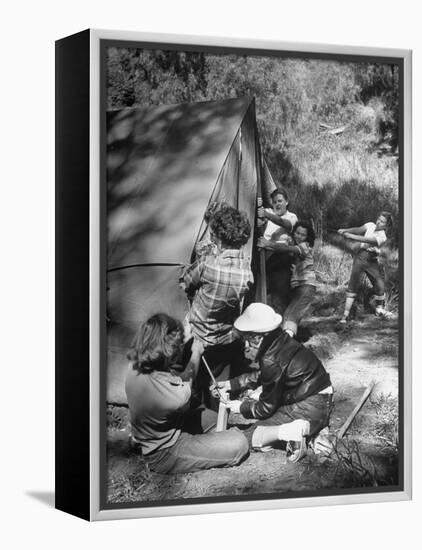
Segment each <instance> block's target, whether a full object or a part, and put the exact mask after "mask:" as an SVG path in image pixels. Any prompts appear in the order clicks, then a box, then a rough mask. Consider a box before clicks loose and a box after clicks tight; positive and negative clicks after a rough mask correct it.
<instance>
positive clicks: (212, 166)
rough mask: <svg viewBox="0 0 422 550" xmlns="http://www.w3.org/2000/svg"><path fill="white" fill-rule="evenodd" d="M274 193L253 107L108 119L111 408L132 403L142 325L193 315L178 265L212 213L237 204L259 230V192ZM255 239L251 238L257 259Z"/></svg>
mask: <svg viewBox="0 0 422 550" xmlns="http://www.w3.org/2000/svg"><path fill="white" fill-rule="evenodd" d="M273 185H274V184H273V183H272V180H271V175H270V174H269V171H268V167H266V165H265V163H264V162H263V160H262V156H261V153H260V144H259V136H258V131H257V126H256V119H255V102H254V100H253V99H251V98H236V99H228V100H223V101H215V102H201V103H190V104H181V105H170V106H169V105H162V106H158V107H149V108H136V109H122V110H119V111H111V112H109V113H108V117H107V231H108V245H107V339H108V342H107V344H108V349H107V401H108V402H112V403H125V402H126V396H125V392H124V379H125V375H126V370H127V360H126V352H127V350H128V348H129V346H130V343H131V341H132V338H133V335H134V333H135V331H136V328H137V327H138V325H139V323H140V322H142V321H144V320H145V319H147V318H148V317H149V316H150V315H152V314H154V313H157V312H159V311H161V312H165V313H168V314H170V315H172V316H174V317H177V318H179V319H183V317H184V316H185V314H186V313H187V310H188V302H187V299H186V296H185V294H184V292H183V291H182V290H181V289H180V288H179V285H178V279H179V275H180V272H181V267H180V266H181V265H184V264H188V263H190V262H191V261H192V259H193V251H194V246H195V243H196V241H197V240H198V239H199V238H201V237H202V236H203V235H204V234H205V233H206V230H207V227H206V224H205V222H204V219H203V217H204V213H205V211H206V208H207V206H208V204H209V203H210V202H212V201H216V200H217V201H220V200H221V201H222V200H224V201H226V202H228V203H230V204H231V205H233V206H235V207H237V208H239V209H240V210H243V211H245V212H246V213H247V215H248V217H249V220H250V222H251V226H252V227H253V228H254V224H255V214H256V198H257V193H261V188H263V190H264V192H267V193H266V195H267V194H268V191H269V188H270V187H271V186H273ZM255 239H256V234H255V231H254V230H253V235H252V236H251V239H250V240H249V242H248V244H247V245H246V247H245V255H246V256H249V257H250V258H251V260H252V257H253V250H254V247H253V244H254V242H255ZM254 263H255V262H254ZM257 278H259V273H257Z"/></svg>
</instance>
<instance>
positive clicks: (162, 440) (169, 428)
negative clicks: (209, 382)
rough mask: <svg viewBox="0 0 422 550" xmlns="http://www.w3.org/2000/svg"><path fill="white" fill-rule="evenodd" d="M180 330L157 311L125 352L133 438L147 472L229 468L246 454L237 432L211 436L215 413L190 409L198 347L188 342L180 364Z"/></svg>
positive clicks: (163, 472) (239, 434) (181, 346)
mask: <svg viewBox="0 0 422 550" xmlns="http://www.w3.org/2000/svg"><path fill="white" fill-rule="evenodd" d="M183 340H184V338H183V327H182V324H181V323H180V322H179V321H177V320H176V319H173V318H172V317H170V316H168V315H166V314H164V313H158V314H157V315H153V316H152V317H150V318H149V319H148V320H147V321H146V322H145V323H143V324H142V325H141V326H140V327H139V330H138V332H137V334H136V336H135V339H134V342H133V346H132V348H131V349H130V350H129V352H128V359H129V361H130V366H129V371H128V374H127V378H126V395H127V400H128V405H129V411H130V418H131V425H132V440H133V442H134V443H136V444H137V445H139V446H140V448H141V450H142V454H143V456H144V458H145V461H146V462H147V464H148V465H149V467H150V469H151V470H153V471H155V472H159V473H162V474H169V473H180V472H194V471H197V470H203V469H207V468H215V467H218V466H234V465H236V464H238V463H239V462H240V461H241V460H242V459H243V458H244V457H245V456H246V455H247V453H248V443H247V441H246V439H245V437H244V435H243V434H242V433H241V432H240V431H239V430H237V429H236V428H233V429H230V430H227V431H224V432H218V433H217V432H215V431H214V428H215V426H216V423H217V414H216V413H215V412H214V411H211V410H208V409H205V408H203V407H202V408H196V409H192V408H190V399H191V386H192V380H193V379H194V378H195V376H196V373H197V370H198V365H199V361H200V358H201V355H202V353H203V346H202V344H200V343H199V342H198V341H197V340H194V341H193V342H192V346H191V349H190V350H186V351H188V352H189V351H190V359H189V361H188V364H187V365H186V366H184V365H183V364H182V361H183V359H182V356H183V352H184V349H183Z"/></svg>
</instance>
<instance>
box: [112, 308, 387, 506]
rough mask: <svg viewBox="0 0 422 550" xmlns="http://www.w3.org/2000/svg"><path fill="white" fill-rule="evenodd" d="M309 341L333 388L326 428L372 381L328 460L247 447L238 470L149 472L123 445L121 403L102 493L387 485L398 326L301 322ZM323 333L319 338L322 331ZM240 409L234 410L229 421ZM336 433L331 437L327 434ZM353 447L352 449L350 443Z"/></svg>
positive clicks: (370, 320) (148, 495)
mask: <svg viewBox="0 0 422 550" xmlns="http://www.w3.org/2000/svg"><path fill="white" fill-rule="evenodd" d="M308 328H309V330H310V331H311V333H314V334H315V336H313V337H312V338H311V339H310V340H309V341H308V342H307V344H306V345H309V346H310V347H311V348H312V349H314V351H315V352H316V353H317V354H318V355H319V356H320V357H321V358H322V360H323V361H324V363H325V365H326V368H327V370H328V372H329V373H330V376H331V380H332V383H333V386H334V388H335V400H334V402H335V408H334V411H333V414H332V418H331V426H330V433H331V434H335V432H336V431H337V430H338V429H339V428H340V427H341V426H342V424H343V423H344V421H345V420H346V418H347V417H348V415H349V414H350V412H351V411H352V410H353V408H354V406H355V404H356V403H357V401H358V400H359V398H360V396H361V395H362V393H363V391H364V389H365V387H366V386H367V385H368V384H369V383H370V382H371V381H372V380H374V381H375V382H376V385H375V387H374V390H373V393H372V395H371V398H370V400H369V401H368V402H367V403H366V404H365V406H364V407H363V409H362V410H361V412H360V413H359V415H358V416H357V418H356V420H355V422H354V423H353V424H352V426H351V427H350V429H349V431H348V437H347V438H346V440H345V445H343V444H342V443H339V444H335V449H336V451H335V452H334V453H332V455H331V457H330V458H329V459H326V458H324V457H321V456H320V455H315V454H314V453H313V452H312V451H310V452H309V453H308V456H307V457H306V458H304V459H303V460H302V461H300V462H299V463H298V464H291V463H289V462H287V460H286V455H285V453H284V452H282V451H279V450H272V451H270V452H268V453H251V455H250V457H249V458H248V459H247V460H246V461H245V462H244V463H243V464H241V465H240V466H238V467H237V468H229V469H213V470H209V471H204V472H197V473H193V474H184V475H182V474H180V475H173V476H162V475H157V474H151V473H150V472H148V470H147V468H146V467H145V464H144V462H143V459H142V457H140V456H139V455H138V454H136V453H135V452H133V451H131V449H130V448H129V446H128V424H127V421H128V419H127V410H126V409H114V410H113V409H110V411H109V420H110V427H109V429H108V467H109V496H110V500H111V501H113V502H119V501H120V502H126V501H153V500H172V501H173V500H177V499H187V498H195V499H196V498H201V497H222V496H233V495H249V496H253V495H255V496H256V495H260V496H263V495H274V494H275V493H283V494H284V493H288V492H291V491H301V492H308V491H313V490H315V489H323V488H330V487H351V486H363V485H371V484H372V485H374V484H390V483H394V480H395V478H396V476H397V456H396V454H397V453H396V449H395V448H394V443H392V438H393V435H394V434H392V430H394V423H395V422H396V419H397V394H398V341H397V340H398V324H397V320H391V321H381V320H379V319H376V318H375V317H372V316H365V317H362V318H361V319H359V320H357V321H354V322H352V323H351V324H350V325H348V326H347V327H346V328H340V327H339V326H338V324H337V321H336V320H335V319H330V318H319V319H317V318H315V319H312V320H311V321H310V322H309V323H308ZM322 334H323V335H324V336H321V335H322ZM239 418H240V417H239V415H233V417H232V418H231V419H230V421H231V422H233V423H236V422H237V421H238V420H239ZM332 439H335V438H332ZM356 445H358V447H356Z"/></svg>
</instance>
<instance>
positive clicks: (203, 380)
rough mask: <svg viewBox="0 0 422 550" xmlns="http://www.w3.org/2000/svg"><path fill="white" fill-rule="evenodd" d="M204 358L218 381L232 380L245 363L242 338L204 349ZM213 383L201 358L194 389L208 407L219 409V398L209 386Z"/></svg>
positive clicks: (241, 370) (239, 372)
mask: <svg viewBox="0 0 422 550" xmlns="http://www.w3.org/2000/svg"><path fill="white" fill-rule="evenodd" d="M204 359H205V360H206V362H207V364H208V366H209V367H210V369H211V372H212V374H213V376H214V378H215V379H216V380H217V381H223V380H230V378H235V377H236V376H239V374H242V372H243V369H244V363H245V354H244V344H243V342H242V341H241V340H235V341H234V342H231V343H230V344H218V345H216V346H210V347H208V348H206V349H205V351H204ZM211 384H212V380H211V377H210V375H209V373H208V370H207V368H206V367H205V365H204V362H203V361H202V360H201V363H200V365H199V369H198V375H197V377H196V380H195V383H194V387H193V391H194V394H195V395H196V396H197V397H198V398H199V399H200V401H201V402H202V403H203V404H204V405H205V406H206V407H208V408H210V409H213V410H215V411H217V410H218V404H219V400H218V399H216V398H214V397H213V396H212V395H211V394H210V391H209V387H210V386H211Z"/></svg>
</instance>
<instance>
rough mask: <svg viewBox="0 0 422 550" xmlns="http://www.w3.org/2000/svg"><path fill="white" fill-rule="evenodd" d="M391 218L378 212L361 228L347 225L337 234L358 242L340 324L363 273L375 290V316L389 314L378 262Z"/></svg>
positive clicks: (350, 306)
mask: <svg viewBox="0 0 422 550" xmlns="http://www.w3.org/2000/svg"><path fill="white" fill-rule="evenodd" d="M392 224H393V218H392V215H391V214H390V212H386V211H383V212H380V214H379V215H378V217H377V221H376V222H375V223H373V222H369V223H365V224H363V225H361V226H360V227H350V228H348V229H339V230H338V232H339V233H340V235H343V237H345V238H346V239H350V240H353V241H358V242H360V243H361V244H360V247H359V250H358V253H357V254H356V256H355V258H354V260H353V265H352V272H351V274H350V280H349V285H348V288H347V293H346V303H345V306H344V313H343V317H342V318H341V320H340V323H342V324H346V323H347V321H348V319H349V315H350V310H351V308H352V306H353V303H354V301H355V299H356V296H357V293H358V292H359V288H360V284H361V279H362V275H363V274H364V273H365V274H366V275H367V277H368V279H369V280H370V282H371V284H372V286H373V289H374V293H375V294H374V297H373V300H374V303H375V315H377V316H379V317H384V318H388V317H390V316H391V313H389V312H388V311H386V310H385V309H384V302H385V294H384V290H385V285H384V278H383V275H382V273H381V270H380V265H379V263H378V257H379V254H380V248H381V246H383V245H384V244H385V243H386V242H387V235H386V234H385V230H386V229H387V228H388V227H391V226H392Z"/></svg>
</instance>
